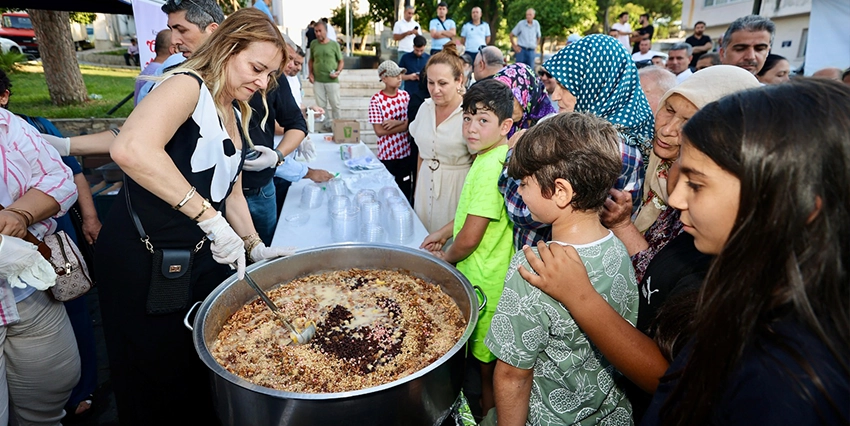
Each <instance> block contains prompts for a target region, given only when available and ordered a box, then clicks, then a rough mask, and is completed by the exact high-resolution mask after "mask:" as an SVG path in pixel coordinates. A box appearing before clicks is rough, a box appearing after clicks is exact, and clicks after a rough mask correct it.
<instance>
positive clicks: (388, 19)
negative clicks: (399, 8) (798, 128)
mask: <svg viewBox="0 0 850 426" xmlns="http://www.w3.org/2000/svg"><path fill="white" fill-rule="evenodd" d="M395 4H396V1H395V0H369V17H370V18H371V19H372V21H373V22H383V23H384V25H386V26H388V27H390V28H392V26H393V24H395V21H396V12H395Z"/></svg>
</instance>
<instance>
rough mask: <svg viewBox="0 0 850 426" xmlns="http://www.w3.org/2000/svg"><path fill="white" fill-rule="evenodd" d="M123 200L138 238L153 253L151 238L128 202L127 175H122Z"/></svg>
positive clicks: (131, 204)
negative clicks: (125, 202)
mask: <svg viewBox="0 0 850 426" xmlns="http://www.w3.org/2000/svg"><path fill="white" fill-rule="evenodd" d="M124 200H126V201H127V211H129V212H130V217H131V218H132V219H133V225H135V227H136V231H137V232H138V233H139V239H140V240H142V242H143V243H145V248H146V249H148V251H149V252H151V254H153V244H151V239H150V237H149V236H148V234H147V232H145V228H144V227H143V226H142V220H141V219H139V215H138V214H136V211H135V210H133V203H132V202H130V185H129V182H127V175H124Z"/></svg>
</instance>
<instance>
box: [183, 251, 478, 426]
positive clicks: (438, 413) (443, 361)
mask: <svg viewBox="0 0 850 426" xmlns="http://www.w3.org/2000/svg"><path fill="white" fill-rule="evenodd" d="M353 267H356V268H375V269H378V268H379V269H391V270H392V269H395V270H404V271H407V272H409V273H411V274H412V275H414V276H417V277H419V278H423V279H425V280H426V281H428V282H432V283H435V284H439V285H440V287H442V289H443V291H444V292H445V293H446V294H448V295H449V296H450V297H451V298H452V299H454V301H455V302H456V303H457V305H458V307H459V308H460V310H461V313H462V314H463V316H464V317H465V318H466V319H467V327H466V330H465V332H464V333H463V336H462V337H461V338H460V340H458V342H457V343H456V344H455V345H454V346H453V347H452V349H451V350H450V351H449V352H448V353H446V354H445V355H443V356H442V357H441V358H440V359H438V360H437V361H436V362H434V363H432V364H431V365H429V366H427V367H425V368H423V369H422V370H420V371H418V372H416V373H415V374H412V375H410V376H407V377H404V378H402V379H399V380H396V381H394V382H391V383H387V384H384V385H381V386H377V387H373V388H368V389H363V390H359V391H353V392H342V393H328V394H305V393H293V392H283V391H279V390H274V389H269V388H265V387H262V386H258V385H255V384H253V383H250V382H248V381H247V380H245V379H242V378H240V377H238V376H236V375H234V374H232V373H230V372H228V371H227V370H225V369H224V368H223V367H222V366H221V365H219V364H218V363H217V362H216V361H215V359H214V358H213V357H212V355H211V354H210V351H209V346H210V344H211V343H212V342H213V341H214V340H215V338H216V337H217V336H218V333H219V332H220V331H221V328H222V325H223V324H224V322H225V321H226V320H227V319H228V318H229V317H230V316H231V315H232V314H233V313H234V312H235V311H237V310H238V309H240V308H241V307H242V306H244V305H245V304H246V303H247V302H249V301H251V300H253V299H254V298H256V297H257V295H256V293H254V292H253V291H252V290H251V288H250V287H249V286H248V285H247V284H246V283H245V282H242V281H239V282H237V281H236V277H235V275H234V276H233V277H231V278H229V279H228V280H227V281H225V282H224V283H222V284H221V285H220V286H218V287H217V288H216V289H215V290H214V291H213V292H212V293H211V294H210V295H209V296H208V297H207V298H206V300H204V302H203V303H202V304H201V307H200V309H199V310H198V313H197V315H196V317H195V320H194V327H193V332H192V334H193V337H194V342H195V349H196V350H197V351H198V355H199V356H200V357H201V360H202V361H203V362H204V363H205V364H206V365H207V367H209V369H210V370H212V372H213V373H214V374H212V384H213V393H214V397H215V403H216V409H217V411H218V415H219V418H220V419H221V421H222V423H224V424H226V425H378V424H380V425H435V424H439V423H440V422H442V421H443V419H445V418H446V417H447V416H448V414H449V410H450V407H451V405H452V403H453V402H454V401H455V399H456V398H457V396H458V394H459V392H460V387H461V382H462V380H463V372H464V368H463V367H464V351H463V348H464V345H465V344H466V341H467V340H468V339H469V337H470V336H471V335H472V330H473V328H474V326H475V323H476V321H478V309H477V308H478V298H477V297H476V293H475V291H474V290H473V288H472V286H471V285H470V283H469V281H467V280H466V278H465V277H464V276H463V275H461V274H460V272H458V271H457V269H455V268H453V267H451V266H450V265H449V264H447V263H445V262H443V261H441V260H438V259H436V258H434V257H432V256H430V255H429V254H427V253H424V252H422V251H418V250H413V249H409V248H406V247H400V246H389V245H365V244H342V245H333V246H327V247H318V248H314V249H310V250H306V251H303V252H300V253H298V254H296V255H294V256H290V257H287V258H281V259H277V260H274V261H272V262H268V263H264V264H260V265H254V266H252V267H249V268H248V272H249V273H250V274H251V277H252V278H254V280H255V281H256V282H257V284H259V286H260V287H262V288H263V289H269V288H271V287H273V286H274V285H275V284H277V283H280V282H288V281H290V280H292V279H295V278H298V277H302V276H304V275H309V274H313V273H321V272H327V271H334V270H341V269H348V268H353ZM485 303H486V302H485ZM190 314H191V311H190ZM187 318H188V316H187ZM187 326H188V322H187Z"/></svg>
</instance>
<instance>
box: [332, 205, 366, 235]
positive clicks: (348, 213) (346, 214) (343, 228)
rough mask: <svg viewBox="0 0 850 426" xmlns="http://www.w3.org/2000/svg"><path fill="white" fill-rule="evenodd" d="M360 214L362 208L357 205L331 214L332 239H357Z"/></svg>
mask: <svg viewBox="0 0 850 426" xmlns="http://www.w3.org/2000/svg"><path fill="white" fill-rule="evenodd" d="M359 215H360V209H358V208H357V207H349V208H347V209H344V210H337V211H336V212H334V213H333V214H331V239H333V241H334V242H337V243H340V242H343V241H357V237H358V235H357V232H358V226H357V225H358V223H357V222H358V220H357V218H358V216H359Z"/></svg>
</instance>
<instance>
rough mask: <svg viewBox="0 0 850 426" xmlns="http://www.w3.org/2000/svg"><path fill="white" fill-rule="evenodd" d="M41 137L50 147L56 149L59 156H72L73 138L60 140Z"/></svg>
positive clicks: (49, 136)
mask: <svg viewBox="0 0 850 426" xmlns="http://www.w3.org/2000/svg"><path fill="white" fill-rule="evenodd" d="M41 137H43V138H44V140H46V141H47V143H49V144H50V145H52V146H53V147H54V148H56V150H57V151H59V155H61V156H63V157H67V156H69V155H71V138H60V137H58V136H53V135H48V134H44V133H42V134H41Z"/></svg>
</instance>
